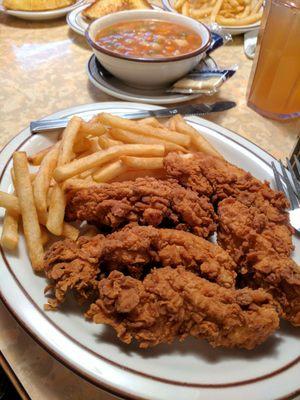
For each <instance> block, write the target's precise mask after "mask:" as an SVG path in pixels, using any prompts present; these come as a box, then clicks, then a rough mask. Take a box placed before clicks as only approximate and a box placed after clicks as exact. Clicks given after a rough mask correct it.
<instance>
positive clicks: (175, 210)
mask: <svg viewBox="0 0 300 400" xmlns="http://www.w3.org/2000/svg"><path fill="white" fill-rule="evenodd" d="M66 219H67V220H68V221H74V220H80V221H85V220H86V221H88V222H89V223H93V224H96V225H97V226H98V227H99V228H100V229H106V230H107V229H109V230H110V231H114V230H117V229H120V228H122V227H123V226H125V225H126V224H128V223H132V222H135V223H138V224H139V225H152V226H156V227H165V228H175V229H179V230H185V231H191V232H193V233H195V234H196V235H199V236H201V237H204V238H206V237H209V236H210V235H212V234H213V233H214V232H215V230H216V221H217V217H216V214H215V212H214V208H213V206H212V204H211V203H210V201H209V198H208V197H207V196H204V195H198V194H197V193H196V192H194V191H192V190H190V189H186V188H184V187H182V186H181V185H179V184H178V183H177V182H176V181H175V180H158V179H156V178H151V177H146V178H138V179H136V180H135V181H127V182H114V183H108V184H103V185H98V186H96V185H95V187H91V188H89V189H82V190H77V191H70V192H69V193H68V195H67V208H66Z"/></svg>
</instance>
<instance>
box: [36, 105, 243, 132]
mask: <svg viewBox="0 0 300 400" xmlns="http://www.w3.org/2000/svg"><path fill="white" fill-rule="evenodd" d="M235 106H236V103H235V102H234V101H218V102H216V103H212V104H205V103H202V104H194V105H193V104H189V105H182V106H178V107H173V108H161V109H158V110H145V111H138V112H134V113H116V115H118V116H120V117H123V118H128V119H140V118H146V117H158V118H163V117H172V116H173V115H176V114H181V115H205V114H209V113H212V112H219V111H225V110H229V109H230V108H233V107H235ZM67 124H68V119H67V118H61V119H51V120H40V121H32V122H31V123H30V131H31V133H32V134H34V133H43V132H51V131H57V130H58V129H62V128H65V127H66V126H67Z"/></svg>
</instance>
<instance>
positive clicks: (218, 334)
mask: <svg viewBox="0 0 300 400" xmlns="http://www.w3.org/2000/svg"><path fill="white" fill-rule="evenodd" d="M86 316H87V317H88V318H90V319H92V320H93V321H94V322H95V323H98V324H108V325H110V326H112V327H113V328H114V329H115V330H116V332H117V335H118V337H119V338H120V339H121V340H122V341H123V342H125V343H131V341H132V340H133V339H134V340H137V341H138V342H139V346H140V347H141V348H147V347H152V346H156V345H158V344H160V343H171V342H172V341H173V340H174V339H175V338H179V340H181V341H182V340H184V339H185V338H186V337H187V336H188V335H190V336H194V337H196V338H201V339H206V340H208V341H209V343H210V344H211V345H212V346H213V347H217V346H223V347H240V348H245V349H249V350H250V349H253V348H254V347H256V346H258V345H259V344H260V343H262V342H264V341H265V340H266V339H267V338H268V337H269V335H271V334H272V333H273V332H274V331H275V330H276V329H277V328H278V325H279V319H278V315H277V312H276V309H275V307H274V305H273V302H272V296H270V295H269V294H267V293H266V292H265V291H264V290H262V289H259V290H251V289H241V290H233V289H225V288H222V287H220V286H219V285H217V284H214V283H211V282H208V281H207V280H205V279H202V278H199V277H197V276H195V275H194V274H193V273H191V272H189V271H186V270H185V269H184V268H182V267H178V268H176V269H172V268H170V267H165V268H162V269H156V270H153V271H152V272H151V273H150V274H149V275H147V276H146V278H145V279H144V281H143V282H141V281H139V280H136V279H134V278H132V277H129V276H124V275H123V274H122V273H121V272H118V271H113V272H112V273H111V274H110V275H109V277H108V278H107V279H103V280H101V281H100V282H99V299H98V300H97V301H96V302H95V303H94V304H92V305H91V307H90V309H89V310H88V312H87V313H86Z"/></svg>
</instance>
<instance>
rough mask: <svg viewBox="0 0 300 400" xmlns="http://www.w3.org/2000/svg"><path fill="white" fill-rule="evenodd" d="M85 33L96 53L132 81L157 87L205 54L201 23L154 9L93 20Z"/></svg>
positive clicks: (205, 39) (207, 36) (207, 37)
mask: <svg viewBox="0 0 300 400" xmlns="http://www.w3.org/2000/svg"><path fill="white" fill-rule="evenodd" d="M86 38H87V41H88V43H89V44H90V46H91V47H92V49H93V51H94V53H95V55H96V57H97V59H98V60H99V61H100V63H101V64H102V65H103V67H105V68H106V69H107V70H108V71H109V72H110V73H112V74H113V75H114V76H116V77H117V78H119V79H121V80H122V81H124V82H125V83H127V84H128V85H130V86H134V87H139V88H146V89H151V88H153V89H156V88H158V87H163V86H167V85H170V84H171V83H172V82H174V81H176V80H177V79H179V78H181V77H182V76H184V75H186V74H187V73H188V72H189V71H191V70H192V69H193V68H194V67H195V66H196V65H197V64H198V63H199V62H200V60H201V59H202V58H203V57H204V56H205V51H206V50H207V49H208V47H209V45H210V42H211V35H210V32H209V30H208V29H207V28H206V27H205V25H203V24H201V23H200V22H198V21H195V20H193V19H192V18H189V17H185V16H183V15H180V14H171V13H168V12H164V11H157V10H133V11H121V12H117V13H114V14H110V15H106V16H104V17H101V18H99V19H97V20H95V21H94V22H92V23H91V24H90V26H89V28H88V30H87V32H86Z"/></svg>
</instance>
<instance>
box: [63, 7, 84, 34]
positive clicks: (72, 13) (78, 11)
mask: <svg viewBox="0 0 300 400" xmlns="http://www.w3.org/2000/svg"><path fill="white" fill-rule="evenodd" d="M82 1H84V0H82ZM88 6H89V4H85V3H83V4H81V5H79V6H78V7H76V8H74V9H73V10H71V11H69V12H68V14H67V15H66V21H67V24H68V25H69V27H70V28H71V29H72V30H73V31H74V32H76V33H78V35H81V36H85V30H84V29H83V28H82V27H81V26H80V25H79V24H76V17H77V15H78V14H81V12H82V11H83V10H84V9H85V8H87V7H88ZM72 18H74V21H75V23H73V21H72ZM87 24H88V22H87Z"/></svg>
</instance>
